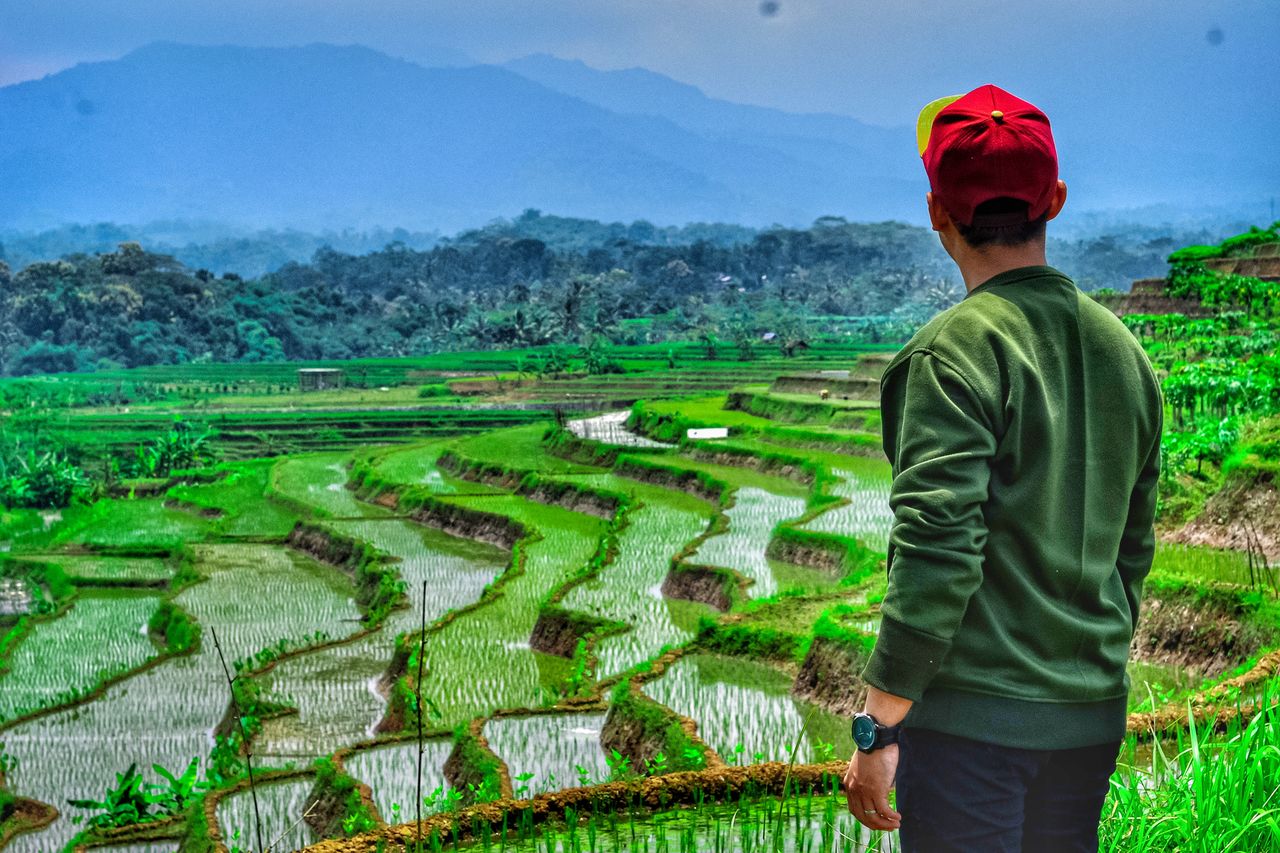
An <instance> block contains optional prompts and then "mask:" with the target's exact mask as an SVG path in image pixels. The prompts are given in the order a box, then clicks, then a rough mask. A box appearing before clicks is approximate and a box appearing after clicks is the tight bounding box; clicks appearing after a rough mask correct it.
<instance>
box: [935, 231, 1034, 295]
mask: <svg viewBox="0 0 1280 853" xmlns="http://www.w3.org/2000/svg"><path fill="white" fill-rule="evenodd" d="M958 254H959V256H958V257H956V258H955V262H956V266H958V267H959V268H960V275H961V276H962V277H963V278H964V287H965V290H967V291H972V290H973V289H974V288H975V287H977V286H978V285H980V284H982V283H983V282H984V281H987V280H988V279H991V278H994V277H996V276H998V275H999V274H1000V273H1002V272H1008V271H1009V270H1016V269H1018V268H1020V267H1035V266H1044V265H1045V264H1047V263H1048V261H1047V260H1046V259H1045V254H1044V244H1043V243H1033V244H1028V245H1026V246H1015V247H1009V246H990V247H987V248H986V249H984V250H981V251H980V250H977V249H970V248H969V247H968V246H965V247H964V249H963V250H962V251H961V252H960V253H958Z"/></svg>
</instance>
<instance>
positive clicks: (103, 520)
mask: <svg viewBox="0 0 1280 853" xmlns="http://www.w3.org/2000/svg"><path fill="white" fill-rule="evenodd" d="M208 526H209V525H208V522H207V521H206V520H205V519H202V518H200V517H198V516H195V515H192V514H191V513H189V512H182V511H181V510H176V509H170V508H169V507H166V506H165V505H164V501H163V500H162V499H160V498H138V499H135V500H124V499H114V498H109V499H106V500H100V501H98V502H97V503H95V504H92V505H91V506H75V507H71V508H69V509H67V510H65V511H64V512H63V519H62V522H61V523H60V524H59V525H58V526H57V527H56V528H55V534H54V542H55V543H56V544H77V545H85V546H88V547H92V548H139V549H143V548H145V549H158V550H159V549H164V550H172V549H174V548H177V547H178V546H179V545H181V544H182V543H184V542H195V541H198V540H200V539H201V538H203V537H204V535H205V533H206V532H207V531H208Z"/></svg>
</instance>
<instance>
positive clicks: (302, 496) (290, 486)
mask: <svg viewBox="0 0 1280 853" xmlns="http://www.w3.org/2000/svg"><path fill="white" fill-rule="evenodd" d="M349 459H350V454H349V453H345V452H338V453H312V454H308V455H306V456H296V457H288V458H285V459H282V460H280V461H279V462H277V463H276V466H275V469H274V470H273V472H272V477H271V485H272V488H274V489H275V491H276V492H277V493H278V494H280V495H281V496H283V497H285V498H287V499H288V500H290V501H295V502H297V503H298V504H301V505H304V506H307V507H313V508H314V509H315V510H316V511H317V512H318V513H319V514H320V515H322V516H325V517H332V518H354V517H364V516H375V517H376V516H383V515H386V511H385V510H383V509H382V508H381V507H378V506H375V505H373V504H369V503H365V502H364V501H360V500H357V499H356V496H355V494H354V493H353V492H352V491H351V490H350V489H348V488H347V462H348V461H349Z"/></svg>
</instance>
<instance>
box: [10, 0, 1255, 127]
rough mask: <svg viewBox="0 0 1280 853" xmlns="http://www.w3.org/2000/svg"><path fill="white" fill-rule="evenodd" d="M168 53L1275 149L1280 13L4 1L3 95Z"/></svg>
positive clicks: (803, 0)
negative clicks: (1218, 133) (632, 73)
mask: <svg viewBox="0 0 1280 853" xmlns="http://www.w3.org/2000/svg"><path fill="white" fill-rule="evenodd" d="M158 39H166V40H173V41H185V42H198V43H235V44H244V45H289V44H302V43H307V42H313V41H330V42H338V43H351V42H357V43H362V44H366V45H369V46H371V47H375V48H379V49H382V50H385V51H387V52H389V53H392V54H395V55H398V56H402V57H404V58H407V59H422V58H424V57H426V56H428V55H429V52H430V48H429V46H430V45H441V46H445V47H450V48H455V49H458V50H461V51H464V52H466V53H467V54H469V55H470V56H472V57H475V58H476V59H478V60H482V61H500V60H504V59H509V58H514V57H517V56H522V55H525V54H528V53H534V52H548V53H554V54H557V55H559V56H563V57H570V58H579V59H583V60H585V61H586V62H588V63H589V64H591V65H594V66H597V67H601V68H623V67H629V66H635V65H640V66H644V67H647V68H650V69H653V70H655V71H660V72H663V73H665V74H669V75H671V76H673V77H676V78H677V79H680V80H684V81H686V82H690V83H694V84H696V85H698V86H700V87H701V88H703V89H704V90H705V91H706V92H707V93H709V94H711V95H715V96H718V97H723V98H728V99H731V100H735V101H740V102H745V103H756V104H764V105H769V106H777V107H783V108H786V109H789V110H801V109H803V110H830V111H833V112H841V113H845V114H850V115H854V116H857V117H859V118H862V119H864V120H867V121H872V122H876V123H880V124H895V125H896V124H906V123H910V122H911V121H913V120H914V116H915V113H916V110H917V109H918V108H919V105H920V104H921V103H922V102H924V101H927V100H929V99H931V98H933V97H935V96H937V95H940V94H948V93H951V92H958V91H964V90H967V89H968V88H972V87H973V86H975V85H978V84H980V83H984V82H996V83H999V84H1001V85H1003V86H1005V87H1006V88H1009V89H1011V90H1013V91H1015V92H1017V93H1018V94H1023V95H1024V96H1026V97H1028V98H1029V99H1031V100H1033V101H1036V102H1038V103H1043V104H1046V105H1050V106H1051V105H1053V104H1055V103H1057V104H1062V105H1064V106H1065V107H1067V108H1069V109H1070V111H1071V112H1072V113H1073V114H1077V111H1078V109H1079V108H1080V107H1083V106H1085V105H1087V104H1091V103H1092V104H1095V105H1096V114H1097V115H1098V116H1099V119H1100V121H1105V120H1107V119H1109V118H1114V117H1116V116H1119V115H1122V114H1123V115H1125V116H1126V117H1127V118H1128V120H1130V121H1132V120H1134V118H1135V115H1134V113H1135V111H1136V112H1138V113H1140V114H1141V116H1140V118H1141V120H1144V121H1147V120H1149V121H1151V123H1152V125H1153V128H1156V129H1158V130H1159V131H1160V132H1170V131H1173V130H1174V129H1175V128H1176V127H1177V126H1178V125H1179V124H1183V123H1185V124H1193V125H1199V126H1203V124H1205V123H1210V124H1213V125H1217V126H1219V127H1222V128H1226V127H1230V126H1232V125H1237V126H1239V129H1240V130H1241V131H1242V132H1243V133H1245V134H1246V135H1248V136H1253V135H1255V134H1258V133H1261V132H1264V131H1266V132H1267V135H1268V136H1270V135H1271V131H1274V130H1275V129H1276V125H1277V117H1276V114H1277V110H1276V108H1275V100H1274V94H1273V93H1274V87H1275V85H1276V81H1277V80H1280V74H1278V73H1277V72H1278V71H1280V50H1277V44H1278V42H1280V2H1277V0H1215V2H1185V0H1181V1H1180V0H1165V1H1164V2H1148V0H1123V2H1117V0H1074V2H1053V3H1048V2H1033V0H1018V2H1011V0H963V2H942V1H941V0H934V2H925V0H890V1H889V2H885V0H776V2H774V0H765V2H761V0H38V2H24V1H23V0H0V84H5V83H12V82H16V81H19V80H24V79H30V78H33V77H39V76H42V75H43V74H46V73H49V72H51V71H56V70H58V69H61V68H65V67H67V66H69V65H73V64H75V63H76V62H80V61H84V60H94V59H106V58H113V57H117V56H119V55H121V54H123V53H125V52H127V51H129V50H130V49H132V48H135V47H138V46H140V45H142V44H145V43H147V42H150V41H155V40H158ZM1048 108H1049V107H1046V109H1048ZM1051 116H1052V112H1051ZM0 120H2V119H0ZM1224 132H1225V131H1224Z"/></svg>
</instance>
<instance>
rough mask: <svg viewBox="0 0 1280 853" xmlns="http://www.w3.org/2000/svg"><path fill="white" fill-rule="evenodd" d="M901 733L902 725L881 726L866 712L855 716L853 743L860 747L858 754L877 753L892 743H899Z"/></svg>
mask: <svg viewBox="0 0 1280 853" xmlns="http://www.w3.org/2000/svg"><path fill="white" fill-rule="evenodd" d="M901 731H902V724H901V723H899V724H898V725H896V726H885V725H881V724H880V721H879V720H877V719H876V718H875V717H873V716H871V715H870V714H868V713H867V712H866V711H861V712H859V713H857V714H854V715H853V743H854V745H855V746H857V747H858V752H875V751H876V750H877V749H883V748H884V747H886V746H888V745H889V744H891V743H897V742H898V734H899V733H900V732H901Z"/></svg>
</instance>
